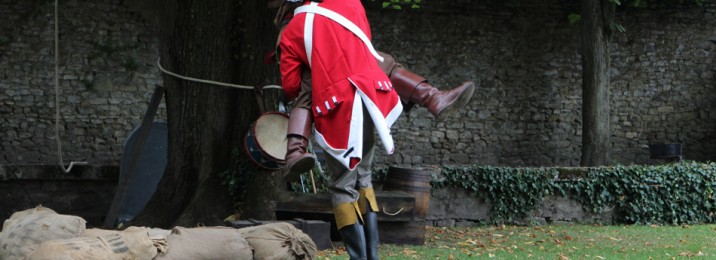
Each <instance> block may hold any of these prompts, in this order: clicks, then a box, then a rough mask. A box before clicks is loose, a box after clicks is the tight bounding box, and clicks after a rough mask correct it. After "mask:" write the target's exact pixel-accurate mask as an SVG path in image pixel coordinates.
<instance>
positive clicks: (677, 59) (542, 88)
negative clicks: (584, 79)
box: [369, 0, 716, 166]
mask: <svg viewBox="0 0 716 260" xmlns="http://www.w3.org/2000/svg"><path fill="white" fill-rule="evenodd" d="M424 2H425V3H424V5H423V6H422V8H420V9H417V10H402V11H394V10H384V9H380V8H375V9H372V11H371V12H370V17H369V18H370V20H371V22H372V28H373V39H374V42H375V45H376V48H377V49H379V50H383V51H386V52H390V53H392V54H393V55H394V56H395V57H396V58H397V59H398V60H401V61H403V63H404V64H405V65H406V66H407V67H408V68H410V69H411V70H413V71H415V72H417V73H418V74H422V75H424V76H426V77H427V78H428V79H430V80H431V82H432V83H433V84H434V85H436V86H439V87H442V88H447V87H451V86H455V85H457V84H459V83H460V82H462V81H463V80H468V79H470V80H474V81H476V82H480V83H481V84H480V87H479V88H478V89H477V92H476V94H475V96H474V97H473V101H472V102H471V103H470V106H469V109H467V110H465V111H464V112H463V113H461V114H460V115H458V116H456V117H453V118H451V119H450V120H447V121H445V122H435V121H433V120H431V119H432V118H431V117H430V116H428V115H427V114H428V113H427V111H426V110H425V109H415V110H413V111H412V112H410V113H409V114H406V115H407V116H404V117H403V118H402V119H401V120H400V121H398V124H397V127H396V130H395V131H396V132H397V135H396V136H398V137H397V140H396V147H397V148H398V149H397V150H398V152H397V154H396V156H393V157H392V158H388V159H387V160H386V161H387V162H389V163H396V164H408V165H410V164H471V163H477V164H483V165H510V166H549V165H556V166H560V165H562V166H565V165H578V164H579V160H580V154H581V152H580V151H581V121H582V119H581V95H582V93H581V64H580V59H581V56H580V55H581V54H580V34H579V31H580V30H579V26H575V25H570V24H569V23H568V21H567V15H568V14H569V13H572V12H578V10H579V7H578V5H577V6H575V5H576V4H578V3H575V2H573V1H480V2H479V3H477V2H475V1H463V0H457V1H455V0H431V1H424ZM514 4H519V5H516V6H513V5H514ZM715 14H716V4H714V3H713V2H711V3H708V4H707V6H705V7H690V8H686V7H681V8H669V9H667V10H663V9H657V10H620V11H619V12H618V17H617V21H618V22H619V23H620V24H622V25H623V26H624V27H625V28H626V29H627V31H626V32H624V33H617V34H616V35H615V37H614V40H613V44H612V45H611V50H612V53H611V59H612V62H611V64H612V69H611V71H610V74H611V76H612V85H611V99H610V101H611V114H612V117H611V122H610V123H611V131H612V134H611V144H612V146H613V152H612V154H611V160H612V161H613V162H614V163H623V164H630V163H655V162H656V161H654V160H650V158H649V153H648V149H646V148H645V146H646V145H647V144H649V143H662V142H663V143H682V144H683V147H684V148H683V150H684V155H685V158H687V159H693V160H714V159H716V147H714V145H715V144H716V136H715V134H716V133H714V130H715V129H716V125H715V124H714V119H716V95H714V94H713V93H715V92H714V91H715V90H716V80H715V79H714V72H716V67H715V66H714V58H715V57H716V30H715V29H714V28H716V15H715ZM379 158H381V157H380V156H379Z"/></svg>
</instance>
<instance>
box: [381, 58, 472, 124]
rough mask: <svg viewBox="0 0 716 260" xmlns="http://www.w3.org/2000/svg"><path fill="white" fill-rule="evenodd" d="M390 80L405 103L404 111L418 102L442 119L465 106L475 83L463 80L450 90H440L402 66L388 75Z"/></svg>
mask: <svg viewBox="0 0 716 260" xmlns="http://www.w3.org/2000/svg"><path fill="white" fill-rule="evenodd" d="M390 81H391V82H392V83H393V87H394V88H395V90H396V91H397V92H398V96H400V100H402V101H403V103H406V106H405V107H406V111H407V110H410V108H411V107H412V106H413V105H414V104H418V105H419V106H421V107H425V108H427V109H428V111H429V112H430V113H432V114H433V116H435V117H436V118H438V119H443V118H445V117H447V116H448V115H450V114H451V113H453V112H454V111H456V110H457V109H459V108H462V107H463V106H465V104H467V102H469V101H470V98H471V97H472V93H473V92H474V91H475V83H474V82H472V81H467V82H464V83H462V84H461V85H460V86H458V87H456V88H454V89H451V90H445V91H441V90H439V89H437V88H435V87H433V86H431V85H430V84H429V83H428V81H427V80H426V79H425V78H423V77H421V76H419V75H416V74H414V73H412V72H410V71H408V70H405V69H402V68H400V69H397V70H396V71H394V72H393V73H392V74H391V75H390Z"/></svg>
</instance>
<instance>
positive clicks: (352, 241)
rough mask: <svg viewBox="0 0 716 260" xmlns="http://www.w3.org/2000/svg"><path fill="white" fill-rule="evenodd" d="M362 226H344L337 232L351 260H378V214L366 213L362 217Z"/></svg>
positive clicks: (358, 222)
mask: <svg viewBox="0 0 716 260" xmlns="http://www.w3.org/2000/svg"><path fill="white" fill-rule="evenodd" d="M363 222H364V223H363V224H361V223H360V220H359V221H356V223H355V224H353V225H349V226H345V227H343V228H341V229H340V230H338V232H339V233H341V238H343V244H344V245H345V247H346V251H348V256H350V258H351V260H354V259H361V260H365V259H367V260H377V259H378V243H379V239H378V214H376V213H375V212H372V211H368V212H367V213H366V214H364V215H363Z"/></svg>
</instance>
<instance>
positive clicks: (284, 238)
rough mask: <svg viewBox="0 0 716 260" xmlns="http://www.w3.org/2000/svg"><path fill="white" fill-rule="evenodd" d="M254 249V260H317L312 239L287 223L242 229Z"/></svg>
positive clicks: (242, 233)
mask: <svg viewBox="0 0 716 260" xmlns="http://www.w3.org/2000/svg"><path fill="white" fill-rule="evenodd" d="M239 231H240V232H241V235H242V236H244V238H246V240H247V241H249V244H250V245H251V247H253V248H254V259H257V260H263V259H285V260H288V259H315V258H316V253H317V251H318V250H317V248H316V244H315V243H314V242H313V240H312V239H311V237H309V236H308V235H306V233H303V231H301V230H300V229H297V228H296V227H294V226H293V225H291V224H289V223H286V222H276V223H270V224H264V225H259V226H254V227H247V228H240V229H239Z"/></svg>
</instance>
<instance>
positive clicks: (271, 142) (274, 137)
mask: <svg viewBox="0 0 716 260" xmlns="http://www.w3.org/2000/svg"><path fill="white" fill-rule="evenodd" d="M287 133H288V115H286V114H284V113H280V112H266V113H264V114H262V115H261V116H260V117H259V119H256V122H254V123H253V124H252V125H251V127H250V129H249V131H248V132H247V133H246V137H245V138H244V152H245V153H246V155H248V156H249V159H250V160H251V162H252V163H253V164H254V165H256V166H257V167H259V168H261V169H264V170H278V169H281V168H282V167H283V166H284V165H285V163H286V162H285V158H286V134H287Z"/></svg>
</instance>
